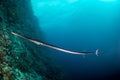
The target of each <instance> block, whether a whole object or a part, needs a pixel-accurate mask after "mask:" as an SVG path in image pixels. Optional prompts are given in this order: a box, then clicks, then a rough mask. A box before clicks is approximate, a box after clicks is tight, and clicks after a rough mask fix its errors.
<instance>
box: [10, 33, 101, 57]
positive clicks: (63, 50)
mask: <svg viewBox="0 0 120 80" xmlns="http://www.w3.org/2000/svg"><path fill="white" fill-rule="evenodd" d="M12 34H13V35H16V36H18V37H21V38H24V39H26V40H29V41H31V42H33V43H35V44H37V45H42V46H45V47H49V48H52V49H55V50H57V51H61V52H65V53H70V54H78V55H85V54H96V55H97V56H98V53H99V52H98V49H97V50H96V51H95V52H76V51H71V50H66V49H63V48H59V47H56V46H54V45H51V44H47V43H44V42H40V41H36V40H33V39H30V38H27V37H25V36H22V35H20V34H17V33H15V32H12Z"/></svg>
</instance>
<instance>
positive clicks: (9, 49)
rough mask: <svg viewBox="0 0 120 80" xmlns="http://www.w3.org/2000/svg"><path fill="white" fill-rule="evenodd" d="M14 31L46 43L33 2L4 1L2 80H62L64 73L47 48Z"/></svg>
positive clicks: (0, 52)
mask: <svg viewBox="0 0 120 80" xmlns="http://www.w3.org/2000/svg"><path fill="white" fill-rule="evenodd" d="M12 31H15V32H17V33H20V34H22V35H26V36H29V37H32V38H38V39H40V40H44V39H43V38H44V37H43V34H42V33H41V31H40V29H39V24H38V21H37V18H36V17H35V16H34V15H33V11H32V8H31V3H30V0H7V1H5V0H1V1H0V80H62V77H63V75H61V73H62V71H61V70H60V68H59V67H58V66H57V65H56V64H54V63H55V62H54V61H55V60H53V59H51V58H50V57H49V52H48V51H47V50H46V49H44V48H43V47H38V46H36V45H34V44H33V43H30V42H28V41H26V40H23V39H20V38H19V37H16V36H14V35H12V34H11V32H12ZM38 33H39V35H38ZM38 36H39V37H38Z"/></svg>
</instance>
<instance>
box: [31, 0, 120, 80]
mask: <svg viewBox="0 0 120 80" xmlns="http://www.w3.org/2000/svg"><path fill="white" fill-rule="evenodd" d="M31 2H32V6H33V10H34V15H36V16H37V17H38V19H39V22H40V28H41V30H42V32H43V33H44V35H45V37H46V42H47V43H50V44H53V45H56V46H59V47H61V48H64V49H68V50H73V51H88V52H89V51H92V52H94V51H95V50H96V49H99V56H96V55H95V54H90V55H85V56H81V55H73V54H67V53H63V52H59V51H55V50H51V51H52V53H51V55H54V56H55V57H56V59H57V60H59V61H60V62H61V63H62V64H63V65H62V66H63V67H64V69H65V70H66V71H67V72H68V73H69V78H71V79H72V80H88V79H91V80H98V79H99V80H107V79H109V80H110V79H111V80H115V79H116V77H118V75H120V37H119V36H120V35H119V34H120V33H119V31H120V1H119V0H32V1H31Z"/></svg>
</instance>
